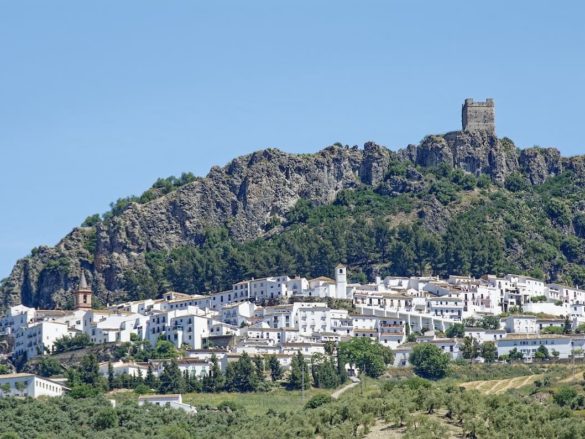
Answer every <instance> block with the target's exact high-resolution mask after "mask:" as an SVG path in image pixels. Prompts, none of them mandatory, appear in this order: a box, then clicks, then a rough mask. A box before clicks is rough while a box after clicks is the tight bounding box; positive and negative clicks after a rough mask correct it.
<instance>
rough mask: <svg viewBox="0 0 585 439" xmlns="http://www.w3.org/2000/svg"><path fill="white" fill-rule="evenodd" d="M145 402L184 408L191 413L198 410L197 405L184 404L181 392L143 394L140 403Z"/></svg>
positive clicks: (139, 399)
mask: <svg viewBox="0 0 585 439" xmlns="http://www.w3.org/2000/svg"><path fill="white" fill-rule="evenodd" d="M144 404H153V405H158V406H161V407H170V408H173V409H179V410H183V411H184V412H187V413H189V414H193V415H194V414H196V413H197V410H196V409H195V407H193V406H191V405H189V404H184V403H183V397H182V396H181V395H179V394H172V395H142V396H139V397H138V405H139V406H143V405H144Z"/></svg>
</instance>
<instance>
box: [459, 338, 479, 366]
mask: <svg viewBox="0 0 585 439" xmlns="http://www.w3.org/2000/svg"><path fill="white" fill-rule="evenodd" d="M459 349H460V350H461V356H462V357H463V358H465V359H466V360H473V359H475V358H477V357H478V356H479V353H480V346H479V342H478V341H477V340H476V339H475V338H473V337H465V338H464V339H463V343H462V344H461V345H460V346H459Z"/></svg>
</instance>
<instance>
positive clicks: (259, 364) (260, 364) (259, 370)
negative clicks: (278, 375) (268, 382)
mask: <svg viewBox="0 0 585 439" xmlns="http://www.w3.org/2000/svg"><path fill="white" fill-rule="evenodd" d="M252 360H253V361H254V366H255V367H256V376H257V377H258V379H259V380H260V381H264V378H265V376H264V358H262V357H261V356H260V355H254V358H253V359H252Z"/></svg>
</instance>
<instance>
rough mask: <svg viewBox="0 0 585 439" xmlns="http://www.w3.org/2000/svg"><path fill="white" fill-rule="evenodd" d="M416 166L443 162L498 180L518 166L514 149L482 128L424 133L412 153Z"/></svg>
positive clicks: (409, 153)
mask: <svg viewBox="0 0 585 439" xmlns="http://www.w3.org/2000/svg"><path fill="white" fill-rule="evenodd" d="M406 155H407V156H414V161H415V163H416V164H417V165H420V166H425V167H428V166H437V165H439V164H442V163H444V164H447V165H449V166H453V167H458V168H461V169H463V170H465V171H467V172H471V173H473V174H476V175H479V174H487V175H489V176H490V177H491V178H492V179H493V180H494V181H495V182H498V183H502V182H503V181H504V180H505V178H506V176H507V175H509V174H510V173H512V172H514V171H516V170H517V169H518V162H517V156H516V151H515V149H514V148H509V147H508V146H507V145H505V144H503V143H502V142H501V141H500V140H499V139H498V138H497V137H496V136H495V135H493V134H490V133H488V132H484V131H474V132H465V131H454V132H451V133H447V134H445V135H441V136H437V135H435V136H427V137H425V138H424V139H423V141H422V142H421V144H420V145H419V146H418V147H417V148H416V152H415V153H414V152H413V148H412V147H410V150H409V151H408V152H407V153H406Z"/></svg>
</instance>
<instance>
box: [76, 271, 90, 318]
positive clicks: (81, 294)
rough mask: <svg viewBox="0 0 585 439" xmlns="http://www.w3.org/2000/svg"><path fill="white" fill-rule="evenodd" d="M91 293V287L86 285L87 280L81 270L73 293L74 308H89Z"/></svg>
mask: <svg viewBox="0 0 585 439" xmlns="http://www.w3.org/2000/svg"><path fill="white" fill-rule="evenodd" d="M91 295H92V291H91V288H89V287H88V285H87V281H86V280H85V273H84V272H83V270H81V277H80V279H79V288H78V289H77V291H76V292H75V293H73V301H74V307H75V309H91Z"/></svg>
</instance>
